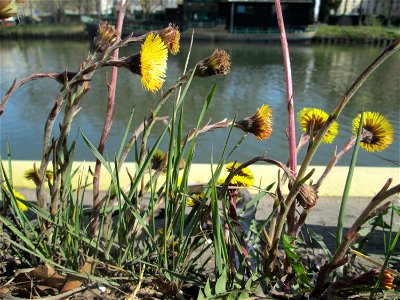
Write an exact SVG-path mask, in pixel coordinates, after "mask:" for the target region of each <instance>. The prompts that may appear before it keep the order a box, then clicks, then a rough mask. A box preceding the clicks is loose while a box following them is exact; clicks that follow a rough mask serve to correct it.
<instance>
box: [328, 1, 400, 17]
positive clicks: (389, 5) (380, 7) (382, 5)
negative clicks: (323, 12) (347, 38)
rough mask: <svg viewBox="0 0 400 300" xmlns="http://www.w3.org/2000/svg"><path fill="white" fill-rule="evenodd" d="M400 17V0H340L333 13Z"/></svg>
mask: <svg viewBox="0 0 400 300" xmlns="http://www.w3.org/2000/svg"><path fill="white" fill-rule="evenodd" d="M360 14H361V15H366V16H391V17H400V0H342V1H341V3H340V5H339V7H338V8H337V10H336V12H335V15H360Z"/></svg>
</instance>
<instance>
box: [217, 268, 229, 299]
mask: <svg viewBox="0 0 400 300" xmlns="http://www.w3.org/2000/svg"><path fill="white" fill-rule="evenodd" d="M227 281H228V274H227V272H226V268H225V269H224V270H223V272H222V274H221V276H220V277H219V278H218V279H217V283H216V284H215V294H216V295H218V294H222V293H225V292H226V283H227Z"/></svg>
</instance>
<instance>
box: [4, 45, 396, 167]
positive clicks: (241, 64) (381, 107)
mask: <svg viewBox="0 0 400 300" xmlns="http://www.w3.org/2000/svg"><path fill="white" fill-rule="evenodd" d="M214 48H223V49H226V50H227V51H228V52H229V53H230V55H231V59H232V72H231V74H230V75H229V76H227V77H226V78H224V77H219V78H211V79H210V78H208V79H204V78H196V79H195V80H194V81H193V83H192V86H191V88H190V89H189V91H188V93H187V95H186V100H185V105H184V120H183V121H184V126H185V127H184V131H186V132H187V131H188V130H190V129H191V128H192V127H193V126H194V125H195V124H196V120H197V116H198V113H199V111H200V110H201V108H202V105H203V103H204V100H205V99H206V97H207V95H208V93H209V91H210V90H211V88H212V85H213V84H214V83H215V82H218V88H217V91H216V94H215V96H214V99H213V102H212V103H211V105H210V110H209V112H208V114H207V115H206V120H208V119H209V118H212V119H213V120H214V121H219V120H221V119H223V118H225V117H228V118H233V117H235V116H237V117H238V118H242V117H244V116H247V115H251V114H253V113H254V111H255V109H256V108H257V107H259V106H261V105H262V104H264V103H268V104H269V105H270V106H271V108H272V110H273V115H274V125H273V130H274V132H273V134H272V136H271V138H270V139H269V140H267V141H264V142H258V141H256V140H255V138H254V137H252V136H249V137H247V139H246V140H245V141H244V142H243V145H242V146H241V147H240V148H239V149H238V150H237V151H236V152H235V153H234V154H233V155H232V159H239V160H245V159H248V158H250V157H251V156H254V155H259V154H264V153H267V154H268V155H270V156H271V157H273V158H276V159H279V160H282V161H285V160H286V159H287V155H288V150H287V141H286V139H285V135H284V128H285V127H286V126H287V124H286V122H287V121H286V105H285V101H286V91H285V80H284V76H285V75H284V69H283V59H282V54H281V49H280V47H279V46H271V45H262V44H250V45H246V44H238V45H235V44H214V43H199V44H197V45H196V44H195V45H194V49H193V51H192V56H191V59H190V63H189V66H193V65H194V64H195V62H197V61H198V60H200V59H202V58H204V57H206V56H208V55H209V54H211V53H212V51H213V49H214ZM137 50H138V47H137V46H136V47H129V48H123V49H121V54H120V55H121V56H127V55H130V54H132V53H135V52H137ZM0 51H1V56H0V57H1V61H0V65H1V95H4V93H5V92H6V90H7V89H8V88H9V86H10V85H11V83H12V81H13V80H14V78H15V77H18V78H22V77H23V76H27V75H29V74H31V73H33V72H43V71H48V72H56V71H57V72H59V71H62V70H65V69H67V70H71V71H72V70H76V69H77V68H78V66H79V63H80V61H81V60H83V59H84V58H85V57H86V56H87V54H88V51H89V43H85V42H61V41H28V42H26V41H25V42H24V41H2V42H1V44H0ZM187 52H188V46H187V45H183V47H182V52H181V53H180V54H179V55H178V56H171V57H170V58H169V61H168V71H167V75H168V79H167V82H166V83H165V85H164V88H165V89H166V88H168V87H169V86H170V85H172V84H173V83H174V81H175V80H176V79H177V78H178V77H179V76H180V74H182V72H183V69H184V64H185V58H186V55H187ZM379 52H380V49H378V48H369V47H337V46H335V47H333V46H312V47H297V46H296V47H292V48H291V59H292V71H293V80H294V91H295V94H294V99H295V108H296V111H299V110H300V109H301V108H303V107H310V106H317V107H319V108H321V109H324V110H326V111H328V112H329V111H331V110H332V109H333V108H334V107H335V105H336V103H337V101H338V99H340V97H341V96H342V94H343V93H344V92H345V90H346V89H347V88H348V87H349V86H350V84H351V83H352V80H354V79H355V78H356V77H357V76H358V75H359V74H360V72H361V71H362V70H363V69H364V68H365V67H366V66H367V65H368V64H369V63H370V62H371V61H372V60H373V59H374V58H375V57H376V55H378V54H379ZM399 62H400V58H399V56H395V57H392V58H391V59H389V61H388V62H386V63H385V64H384V66H383V67H382V68H380V69H379V70H378V71H377V72H376V73H375V74H374V75H373V76H372V77H371V78H370V79H368V80H367V82H366V83H365V84H364V86H363V87H362V88H361V90H360V91H359V92H358V93H357V94H356V95H355V96H354V98H353V99H352V101H351V102H350V103H349V105H348V106H347V108H346V109H345V110H344V111H343V113H342V115H341V116H340V119H339V123H340V134H339V138H337V139H336V140H335V144H337V145H338V146H339V147H341V146H342V145H343V144H344V143H345V141H346V140H347V139H348V137H349V135H350V134H351V121H352V119H353V118H354V117H355V116H356V115H357V114H358V113H359V112H360V111H361V110H362V109H364V110H372V111H379V112H380V113H382V114H384V115H386V116H387V117H388V118H389V119H390V121H391V122H392V124H393V125H394V127H395V130H396V137H395V143H394V145H392V146H391V148H390V149H389V150H388V151H385V152H383V153H382V156H385V157H388V158H390V159H392V160H399V148H400V144H399V111H400V104H399V101H398V95H399V92H400V87H399V84H398V83H399V76H400V75H399ZM107 72H108V74H109V73H110V70H103V71H102V72H99V73H98V74H96V75H95V77H94V78H93V83H92V87H91V90H90V91H89V93H88V95H87V97H86V98H85V99H84V101H83V103H82V106H83V110H82V112H81V113H80V114H79V115H78V117H77V120H76V123H75V125H74V127H73V129H72V135H71V137H74V136H77V137H78V139H79V140H80V141H79V143H78V151H77V152H76V156H77V159H93V156H92V155H91V154H90V153H89V151H88V150H87V147H86V146H85V145H84V143H83V142H82V140H81V138H80V136H79V134H78V132H79V129H80V130H82V131H83V132H84V133H85V135H86V136H87V137H88V138H89V139H90V140H91V141H92V142H93V143H94V144H97V142H98V139H99V136H100V133H101V129H102V126H103V119H104V115H105V112H106V99H107V96H106V92H107V88H106V85H105V78H106V76H107ZM59 88H60V86H57V85H56V84H54V82H52V81H51V80H50V79H46V80H40V81H36V82H31V83H29V84H27V85H25V86H24V87H23V88H22V89H21V90H19V91H18V92H17V93H15V94H14V95H13V97H12V98H11V100H10V102H9V104H8V106H7V107H6V110H5V113H4V115H3V116H2V117H1V119H0V125H1V128H0V130H1V132H0V138H1V154H2V156H3V157H4V156H5V154H6V144H7V141H10V144H11V147H12V153H13V157H14V158H15V159H37V158H39V156H40V152H41V141H42V135H43V126H44V122H45V119H46V118H47V114H48V112H49V110H50V109H51V107H52V105H53V102H54V99H55V97H56V95H57V92H58V89H59ZM158 97H159V94H150V93H147V92H145V91H143V89H142V87H141V84H140V80H139V78H138V77H136V78H135V76H134V75H132V74H131V73H129V72H128V71H126V70H121V71H120V72H119V74H118V87H117V94H116V103H117V105H116V111H115V119H114V124H113V128H112V130H111V133H110V138H109V143H108V148H107V151H108V153H109V155H110V156H112V155H113V153H114V152H115V151H117V150H118V147H119V143H120V140H121V139H122V135H123V133H124V129H125V126H126V124H127V122H128V118H129V116H130V113H131V111H132V109H134V111H135V121H134V125H133V126H135V125H137V124H139V123H140V122H141V121H142V120H143V119H144V117H145V116H146V114H148V112H149V109H150V108H151V107H152V106H153V105H154V104H155V103H156V102H157V99H158ZM172 102H173V97H171V100H169V104H172ZM171 109H172V105H167V106H166V107H165V108H164V109H163V110H162V111H161V114H162V115H169V114H170V113H171ZM161 131H162V126H156V128H155V131H154V135H153V136H152V137H151V141H155V139H156V138H157V134H158V133H160V132H161ZM227 134H228V130H218V131H215V132H212V133H210V134H207V135H204V136H201V137H200V138H199V143H197V146H196V161H197V162H207V161H209V160H210V153H211V151H212V152H213V154H214V159H215V160H216V159H218V158H219V155H220V154H221V151H222V148H223V145H224V143H225V140H226V137H227ZM241 137H242V133H241V132H239V131H238V130H234V131H233V133H232V136H231V141H230V142H229V147H230V148H232V147H234V145H235V143H236V142H237V141H239V140H240V139H241ZM166 143H167V140H165V141H163V144H162V146H163V147H166ZM333 149H334V145H324V146H323V147H321V151H320V153H319V155H318V156H317V157H316V158H315V161H314V163H315V164H324V163H326V162H327V161H328V160H329V159H330V156H331V154H332V152H333ZM348 156H350V155H348ZM300 159H301V157H300ZM348 161H349V157H347V158H346V159H345V160H344V161H343V163H348ZM359 164H360V165H389V164H388V163H386V162H384V161H382V160H380V159H378V158H376V157H374V156H372V155H370V154H367V153H365V152H364V151H361V153H360V158H359Z"/></svg>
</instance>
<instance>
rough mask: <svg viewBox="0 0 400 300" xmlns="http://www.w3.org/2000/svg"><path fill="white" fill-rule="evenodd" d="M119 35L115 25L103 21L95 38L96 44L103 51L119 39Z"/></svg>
mask: <svg viewBox="0 0 400 300" xmlns="http://www.w3.org/2000/svg"><path fill="white" fill-rule="evenodd" d="M118 35H119V34H118V31H117V29H116V28H115V26H113V25H111V24H108V23H107V22H105V21H101V22H100V24H99V28H98V29H97V35H96V37H95V38H94V44H95V46H96V48H97V49H99V50H101V51H103V50H105V49H106V48H107V47H109V46H111V45H112V44H114V43H115V42H116V41H117V39H118Z"/></svg>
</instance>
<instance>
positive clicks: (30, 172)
mask: <svg viewBox="0 0 400 300" xmlns="http://www.w3.org/2000/svg"><path fill="white" fill-rule="evenodd" d="M38 176H39V174H36V172H35V170H34V169H29V170H26V171H25V173H24V177H25V179H27V180H33V181H35V178H36V177H38ZM46 178H47V180H52V179H53V171H50V170H46Z"/></svg>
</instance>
